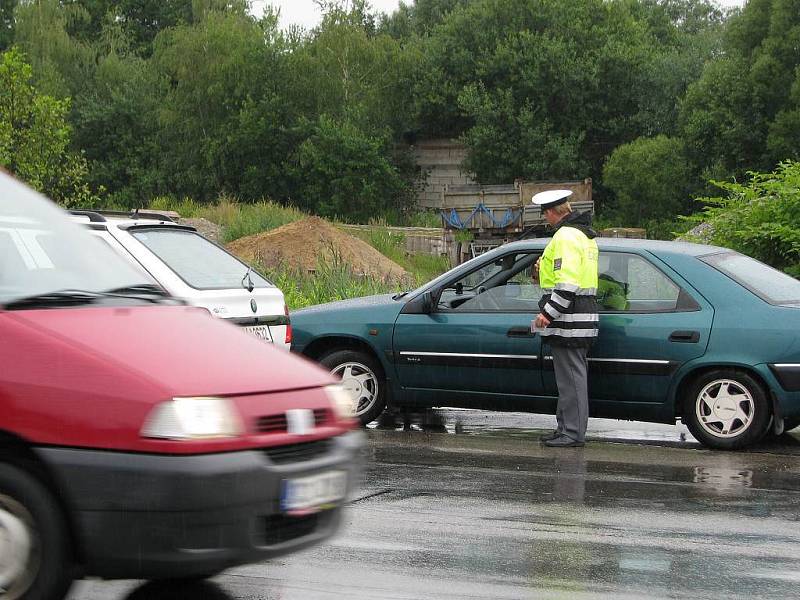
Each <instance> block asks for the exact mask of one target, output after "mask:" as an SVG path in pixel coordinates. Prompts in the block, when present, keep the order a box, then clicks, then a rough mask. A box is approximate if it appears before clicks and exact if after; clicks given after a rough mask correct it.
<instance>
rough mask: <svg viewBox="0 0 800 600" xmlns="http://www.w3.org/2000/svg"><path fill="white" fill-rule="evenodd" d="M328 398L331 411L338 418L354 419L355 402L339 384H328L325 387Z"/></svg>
mask: <svg viewBox="0 0 800 600" xmlns="http://www.w3.org/2000/svg"><path fill="white" fill-rule="evenodd" d="M325 391H326V392H327V393H328V398H330V399H331V404H333V411H334V412H335V413H336V417H337V418H339V419H354V418H355V414H356V406H355V402H353V398H352V397H351V396H350V394H348V393H347V392H346V391H345V389H344V388H343V387H342V386H341V385H338V384H337V385H329V386H327V387H326V388H325Z"/></svg>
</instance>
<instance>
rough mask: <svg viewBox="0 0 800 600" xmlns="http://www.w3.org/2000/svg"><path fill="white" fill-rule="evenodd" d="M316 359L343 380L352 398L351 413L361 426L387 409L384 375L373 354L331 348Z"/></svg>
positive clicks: (343, 384)
mask: <svg viewBox="0 0 800 600" xmlns="http://www.w3.org/2000/svg"><path fill="white" fill-rule="evenodd" d="M319 362H320V364H322V365H323V366H325V367H327V368H328V369H330V371H331V373H332V374H333V375H335V376H336V377H338V378H340V379H341V380H342V386H343V387H344V389H345V391H346V392H347V393H348V394H350V398H351V399H352V401H353V415H354V416H355V418H356V419H358V420H359V421H360V422H361V424H362V425H366V424H367V423H369V422H370V421H374V420H375V419H377V418H378V416H379V415H380V414H381V413H382V412H383V410H384V409H385V408H386V378H385V377H384V375H383V369H381V366H380V364H378V362H377V361H376V360H375V359H374V358H373V357H372V356H370V355H368V354H366V353H364V352H360V351H358V350H346V349H345V350H333V351H332V352H328V353H327V354H325V355H324V356H323V357H322V358H320V360H319Z"/></svg>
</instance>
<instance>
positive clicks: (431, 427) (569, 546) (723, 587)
mask: <svg viewBox="0 0 800 600" xmlns="http://www.w3.org/2000/svg"><path fill="white" fill-rule="evenodd" d="M437 416H440V417H441V418H437V419H434V420H433V422H432V423H430V422H429V423H428V424H427V425H421V424H420V423H419V421H417V420H416V419H414V420H412V422H410V423H409V424H407V425H406V427H405V430H404V427H403V425H402V424H398V426H397V428H390V429H387V430H378V429H370V430H368V431H367V437H368V447H367V453H368V456H369V459H368V467H367V472H366V475H365V481H364V484H363V486H362V488H361V490H360V492H359V494H358V495H357V497H356V498H355V499H354V500H353V501H352V503H351V505H350V506H349V509H348V512H347V514H346V516H345V526H344V527H343V530H342V531H341V533H340V534H339V535H338V536H337V537H336V538H334V539H333V540H332V541H330V542H328V543H327V544H325V545H324V546H319V547H316V548H314V549H310V550H307V551H304V552H302V553H299V554H295V555H291V556H288V557H284V558H282V559H278V560H274V561H270V562H266V563H262V564H256V565H249V566H245V567H240V568H237V569H232V570H230V571H227V572H226V573H224V574H223V575H221V576H219V577H217V578H216V579H214V580H213V581H212V582H211V583H202V584H197V585H192V586H187V585H184V586H182V587H180V588H172V587H169V586H165V585H163V584H143V583H142V582H131V581H125V582H95V581H87V582H80V583H78V584H76V586H75V587H73V591H72V594H71V595H70V600H99V599H102V600H123V599H125V600H142V599H149V600H155V599H167V598H169V599H181V598H193V599H210V600H231V599H248V600H256V599H259V600H273V599H274V600H278V599H279V600H316V599H319V600H328V599H333V598H346V599H373V600H379V599H387V600H388V599H391V600H401V599H402V600H405V599H434V600H435V599H475V598H481V599H484V598H485V599H517V598H519V599H523V598H524V599H530V598H553V599H561V598H564V599H566V598H569V599H582V598H615V599H616V598H622V599H627V598H630V599H634V598H635V599H639V598H697V599H699V598H725V599H739V598H741V599H745V598H746V599H748V600H751V599H752V598H781V599H784V598H791V597H797V596H798V595H799V594H800V591H799V590H800V429H798V430H795V432H794V433H792V434H788V435H784V436H782V438H781V439H780V440H778V441H775V442H769V443H764V444H762V445H760V446H759V447H757V448H755V449H753V450H751V451H748V452H737V453H726V452H712V451H708V450H704V449H702V448H701V447H700V446H699V445H698V444H697V443H696V442H695V441H694V440H692V438H691V436H689V435H688V433H687V432H686V430H685V429H684V428H682V427H681V426H676V427H672V426H661V425H644V424H640V423H634V424H631V423H624V422H619V421H605V420H598V419H593V420H591V421H590V426H589V436H590V439H589V443H588V444H587V446H586V447H585V448H571V449H559V450H556V449H548V448H543V447H541V446H539V445H538V444H537V442H536V439H537V437H538V435H541V434H542V433H543V432H544V431H545V430H547V429H548V428H550V427H551V426H552V417H540V416H536V415H521V414H498V413H483V412H478V411H442V412H440V413H437ZM427 420H428V421H431V419H427Z"/></svg>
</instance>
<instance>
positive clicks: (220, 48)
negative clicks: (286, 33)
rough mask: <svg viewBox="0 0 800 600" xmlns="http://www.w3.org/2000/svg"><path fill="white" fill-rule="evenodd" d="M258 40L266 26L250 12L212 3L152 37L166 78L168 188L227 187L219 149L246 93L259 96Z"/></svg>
mask: <svg viewBox="0 0 800 600" xmlns="http://www.w3.org/2000/svg"><path fill="white" fill-rule="evenodd" d="M263 45H264V33H263V31H262V30H261V29H260V27H259V26H258V24H257V23H256V22H254V21H253V20H252V19H251V18H249V17H246V16H241V15H237V14H228V13H222V12H213V11H212V12H210V13H208V14H207V15H206V16H205V18H204V19H203V20H202V21H201V22H199V23H197V24H195V25H180V26H178V27H174V28H171V29H167V30H165V31H163V32H162V33H161V34H159V36H158V37H157V38H156V43H155V53H154V55H153V60H154V64H155V67H156V70H157V72H158V74H159V75H160V76H161V77H163V78H164V79H165V81H166V82H167V91H166V95H165V96H164V97H163V99H162V107H161V110H160V118H159V125H160V144H161V146H162V148H163V155H162V166H161V168H162V170H163V173H164V174H165V175H164V177H165V180H166V178H167V177H168V179H169V181H170V186H171V188H172V191H173V193H176V194H179V195H188V196H191V197H194V198H196V199H198V200H208V199H211V198H213V197H215V196H216V195H217V194H219V193H220V191H222V190H224V189H225V187H224V183H225V181H224V171H225V170H226V169H227V168H228V167H226V166H224V165H223V164H222V161H221V157H222V155H223V154H224V153H225V151H226V148H227V146H228V145H229V143H230V139H229V133H230V132H231V131H232V130H234V129H235V128H236V123H237V121H238V114H239V112H240V110H241V109H242V107H243V106H244V104H245V101H246V100H247V99H248V98H258V97H259V88H260V86H261V82H262V81H264V77H266V74H265V73H263V72H262V70H261V66H260V59H261V57H262V55H261V53H260V49H261V48H262V47H263ZM226 191H230V190H226Z"/></svg>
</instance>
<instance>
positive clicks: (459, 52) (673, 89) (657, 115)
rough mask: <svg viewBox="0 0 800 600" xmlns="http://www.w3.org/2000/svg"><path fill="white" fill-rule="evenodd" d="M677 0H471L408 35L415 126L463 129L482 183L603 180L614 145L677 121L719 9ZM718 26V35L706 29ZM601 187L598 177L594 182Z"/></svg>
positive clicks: (443, 131)
mask: <svg viewBox="0 0 800 600" xmlns="http://www.w3.org/2000/svg"><path fill="white" fill-rule="evenodd" d="M698 4H700V5H701V7H699V8H698V7H697V6H695V7H692V5H691V3H688V2H678V0H670V1H664V0H662V1H659V2H656V1H655V0H652V1H649V2H631V1H626V0H612V1H604V0H573V1H571V2H560V1H556V0H528V1H526V2H524V3H520V2H517V1H515V0H473V1H471V2H467V3H463V4H461V3H459V4H457V5H456V6H454V7H453V8H452V10H451V11H450V12H448V13H447V14H446V16H444V17H443V19H442V21H441V22H440V23H439V24H438V25H436V26H435V27H433V28H432V29H431V30H430V33H429V34H428V35H426V36H424V37H419V38H418V39H417V40H412V41H411V42H409V44H408V45H417V46H418V47H419V52H420V54H421V56H422V59H421V64H420V66H419V67H418V68H417V69H416V71H415V73H416V77H415V78H414V81H415V83H414V90H413V98H414V99H415V103H416V115H417V123H418V127H419V129H420V130H421V131H422V132H424V133H425V134H427V135H444V136H458V135H460V136H462V139H464V141H465V142H466V143H467V144H468V146H469V149H470V158H469V160H468V162H467V165H466V166H467V168H468V169H469V170H471V171H472V172H473V173H474V174H475V175H476V176H477V178H478V179H479V180H480V181H481V182H483V183H499V182H510V181H512V180H513V179H515V178H518V177H522V178H548V179H549V178H561V177H576V176H577V177H584V176H587V175H588V176H592V177H593V178H595V179H596V180H599V179H600V175H601V169H602V165H603V163H604V162H605V159H606V158H607V156H608V155H609V154H610V153H611V151H612V150H613V149H614V148H616V147H617V146H619V145H620V144H624V143H626V142H629V141H631V140H633V139H636V138H637V137H640V136H642V135H649V136H653V135H657V134H659V133H662V132H664V131H666V132H668V133H672V132H673V131H674V129H675V121H676V114H677V111H678V108H677V101H676V97H677V95H678V94H680V93H682V91H683V90H684V89H685V88H686V87H687V86H688V83H689V81H692V80H693V79H694V78H695V77H697V75H699V72H700V70H701V68H702V65H703V61H704V60H706V59H707V58H708V49H710V48H714V47H715V44H716V43H717V42H716V40H718V31H719V29H720V28H721V23H722V15H721V14H720V13H719V11H717V10H716V9H715V7H714V5H712V4H709V3H706V2H701V3H698ZM715 36H717V37H715ZM599 190H600V192H602V187H601V188H599Z"/></svg>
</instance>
